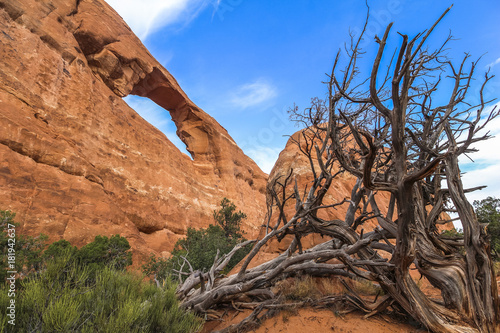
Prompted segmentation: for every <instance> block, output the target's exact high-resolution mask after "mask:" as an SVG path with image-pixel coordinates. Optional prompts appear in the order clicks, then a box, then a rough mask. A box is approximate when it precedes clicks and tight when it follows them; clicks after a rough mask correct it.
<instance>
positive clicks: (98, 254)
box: [77, 235, 132, 270]
mask: <svg viewBox="0 0 500 333" xmlns="http://www.w3.org/2000/svg"><path fill="white" fill-rule="evenodd" d="M77 258H78V261H79V262H80V264H82V265H91V266H94V267H96V268H102V267H104V266H107V267H112V268H114V269H119V270H120V269H125V267H127V266H129V265H132V252H131V251H130V244H129V243H128V240H127V239H126V238H125V237H121V236H120V235H113V236H111V238H108V237H106V236H95V238H94V241H93V242H91V243H89V244H87V245H85V246H83V247H82V248H81V249H80V250H78V253H77Z"/></svg>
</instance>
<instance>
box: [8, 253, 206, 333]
mask: <svg viewBox="0 0 500 333" xmlns="http://www.w3.org/2000/svg"><path fill="white" fill-rule="evenodd" d="M73 256H74V254H73V253H71V250H68V249H67V250H66V251H64V252H63V254H62V255H61V256H56V257H53V258H50V259H48V261H47V263H46V268H45V270H43V271H42V272H40V274H36V275H31V276H29V277H28V278H25V279H23V280H22V281H21V283H20V288H19V290H17V295H16V322H15V323H16V326H15V328H16V331H17V332H117V333H118V332H119V333H123V332H195V331H197V330H198V329H199V328H200V325H201V319H200V318H198V317H196V316H195V315H194V314H192V313H190V312H186V311H185V310H182V309H180V308H179V303H178V301H177V299H176V297H175V288H176V286H175V285H174V284H173V283H171V282H170V281H168V280H167V281H166V282H165V283H164V286H163V287H162V288H158V287H156V286H155V285H152V284H151V283H149V282H146V281H143V280H142V278H141V277H140V276H135V275H134V274H132V273H129V272H125V271H121V270H116V269H114V268H113V267H111V266H105V267H103V268H102V269H101V270H98V271H96V272H95V276H94V278H89V277H90V276H91V273H90V272H91V268H90V267H89V266H87V265H79V264H78V263H77V261H75V260H74V257H73ZM6 295H7V286H6V285H2V288H1V290H0V307H2V308H4V309H5V308H6V307H7V306H8V302H9V298H8V297H7V296H6ZM8 320H9V318H8V317H7V316H6V313H5V311H1V312H0V332H5V331H6V330H8V329H9V328H11V326H10V324H9V323H8V322H7V321H8Z"/></svg>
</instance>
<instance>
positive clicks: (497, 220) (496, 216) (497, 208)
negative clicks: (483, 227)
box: [473, 197, 500, 259]
mask: <svg viewBox="0 0 500 333" xmlns="http://www.w3.org/2000/svg"><path fill="white" fill-rule="evenodd" d="M473 205H474V210H475V211H476V215H477V219H478V222H479V223H485V224H486V223H487V224H488V228H487V230H488V234H489V235H490V237H491V238H490V241H491V251H492V253H493V254H494V255H495V257H496V259H498V258H499V256H500V199H496V198H494V197H487V198H486V199H483V200H474V203H473Z"/></svg>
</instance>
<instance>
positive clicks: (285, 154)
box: [253, 131, 453, 265]
mask: <svg viewBox="0 0 500 333" xmlns="http://www.w3.org/2000/svg"><path fill="white" fill-rule="evenodd" d="M301 132H302V131H298V132H297V133H295V134H294V135H293V136H292V137H291V138H290V139H289V140H288V142H287V144H286V147H285V149H284V150H283V151H282V152H281V153H280V155H279V157H278V160H277V161H276V164H275V165H274V168H273V169H272V170H271V173H270V174H269V183H271V182H272V180H273V179H275V178H277V177H282V179H284V178H285V177H286V176H287V175H288V174H289V173H290V171H291V170H292V169H293V173H292V177H293V179H297V184H298V188H299V190H301V191H303V190H304V189H305V188H306V187H307V188H310V183H311V182H312V180H313V175H312V171H311V166H310V163H309V160H308V158H307V156H306V155H304V154H303V153H302V152H301V151H300V150H299V148H298V146H297V143H296V142H297V140H299V139H300V138H299V136H300V135H301ZM302 141H304V140H302ZM302 148H303V149H305V146H303V147H302ZM315 167H316V169H317V170H319V165H318V164H317V161H316V160H315ZM336 171H338V166H337V167H335V166H334V170H333V171H332V173H335V172H336ZM355 183H356V178H355V177H354V176H352V175H351V174H349V173H347V172H346V173H342V174H340V175H338V176H337V177H336V178H335V180H334V181H333V182H332V184H331V186H330V189H329V190H328V192H327V194H326V195H325V198H324V201H323V204H324V205H332V204H336V203H339V202H342V201H343V200H344V199H346V198H347V199H349V198H350V197H351V191H352V188H353V187H354V185H355ZM292 193H293V182H292V186H289V188H288V189H287V195H286V196H289V195H291V194H292ZM376 199H377V205H378V206H379V208H380V210H381V212H382V213H384V214H386V213H387V209H388V207H389V201H390V194H389V193H387V192H378V193H376ZM347 208H348V203H345V204H343V205H341V206H337V207H335V208H329V209H322V210H320V211H318V216H319V217H321V218H323V219H325V220H334V219H340V220H344V218H345V214H346V212H347ZM285 213H286V214H287V216H289V217H291V216H293V214H294V213H295V201H293V200H290V201H288V203H287V205H286V206H285ZM443 218H446V219H449V217H448V216H446V217H443ZM276 219H277V213H276V214H275V215H274V216H273V218H272V224H273V223H275V221H276ZM377 226H378V223H377V221H376V219H371V220H368V221H366V222H365V223H364V224H362V225H361V226H359V227H358V232H360V231H361V229H364V232H369V231H372V230H373V229H374V228H376V227H377ZM440 228H441V230H450V229H453V224H452V223H451V222H450V223H448V224H446V225H441V226H440ZM263 236H264V230H261V234H260V237H261V238H262V237H263ZM292 239H293V237H292V236H287V237H285V238H284V239H283V240H282V241H281V242H278V241H277V240H276V239H272V240H271V241H269V243H268V245H267V246H266V247H264V248H263V252H264V253H263V254H262V255H260V257H259V258H257V260H256V262H255V263H253V265H255V264H257V263H262V262H264V261H265V260H268V259H270V258H272V257H273V255H270V254H271V253H273V254H274V255H275V254H276V253H281V252H283V251H284V250H286V249H287V248H288V245H289V244H290V242H291V240H292ZM325 240H326V239H324V238H322V237H321V236H320V235H319V234H312V235H309V236H307V237H305V238H303V239H302V245H303V246H304V247H306V248H309V247H312V246H313V245H316V244H319V243H322V242H324V241H325Z"/></svg>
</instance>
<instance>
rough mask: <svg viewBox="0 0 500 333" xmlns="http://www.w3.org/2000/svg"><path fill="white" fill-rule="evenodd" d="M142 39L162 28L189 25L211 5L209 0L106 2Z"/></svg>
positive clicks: (118, 0)
mask: <svg viewBox="0 0 500 333" xmlns="http://www.w3.org/2000/svg"><path fill="white" fill-rule="evenodd" d="M106 1H107V2H108V4H109V5H110V6H111V7H113V8H114V10H116V11H117V12H118V14H120V15H121V17H122V18H123V19H124V20H125V22H127V24H128V25H129V26H130V28H131V29H132V31H134V33H135V34H136V35H137V36H138V37H139V38H140V39H141V40H145V39H146V38H147V36H148V35H149V34H151V33H153V32H155V31H157V30H159V29H160V28H163V27H166V26H169V25H173V24H187V23H189V22H190V21H191V20H192V19H194V18H195V17H196V16H197V15H198V14H199V13H200V12H201V11H202V10H203V9H204V8H205V7H206V6H207V5H208V4H209V3H210V1H209V0H142V1H137V0H106Z"/></svg>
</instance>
